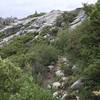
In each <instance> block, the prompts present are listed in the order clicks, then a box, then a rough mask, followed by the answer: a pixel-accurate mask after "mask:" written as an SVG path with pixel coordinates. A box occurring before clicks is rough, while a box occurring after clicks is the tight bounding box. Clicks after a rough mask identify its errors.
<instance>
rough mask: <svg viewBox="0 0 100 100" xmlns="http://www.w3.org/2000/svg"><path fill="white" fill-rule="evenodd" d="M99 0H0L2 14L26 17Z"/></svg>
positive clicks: (76, 6)
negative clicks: (36, 12)
mask: <svg viewBox="0 0 100 100" xmlns="http://www.w3.org/2000/svg"><path fill="white" fill-rule="evenodd" d="M96 1H97V0H0V16H2V17H9V16H13V17H14V16H15V17H19V18H21V17H25V16H27V15H30V14H33V13H34V12H35V11H38V12H49V11H51V10H54V9H55V10H58V9H59V10H72V9H75V8H78V7H81V6H82V3H95V2H96Z"/></svg>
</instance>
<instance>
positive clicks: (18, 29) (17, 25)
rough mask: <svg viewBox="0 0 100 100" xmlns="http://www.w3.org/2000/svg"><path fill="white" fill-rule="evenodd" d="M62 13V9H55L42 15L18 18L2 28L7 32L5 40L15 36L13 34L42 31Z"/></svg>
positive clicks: (2, 31)
mask: <svg viewBox="0 0 100 100" xmlns="http://www.w3.org/2000/svg"><path fill="white" fill-rule="evenodd" d="M61 14H62V11H59V10H54V11H51V12H50V13H47V14H45V15H43V16H40V17H34V18H27V19H22V20H17V21H16V22H14V21H11V22H14V23H11V24H10V25H9V26H6V27H5V28H3V29H1V30H0V32H1V33H4V34H5V37H4V38H6V39H5V40H9V39H10V38H9V36H10V37H13V36H14V35H13V34H15V35H16V34H23V33H30V32H31V33H34V32H40V31H41V30H42V29H43V27H45V26H52V25H54V24H55V21H56V18H57V17H58V16H60V15H61ZM7 20H8V19H7ZM9 20H10V19H9ZM11 35H13V36H11ZM7 37H8V38H9V39H7Z"/></svg>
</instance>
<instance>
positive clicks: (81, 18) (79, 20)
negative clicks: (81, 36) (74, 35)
mask: <svg viewBox="0 0 100 100" xmlns="http://www.w3.org/2000/svg"><path fill="white" fill-rule="evenodd" d="M86 17H87V15H86V14H85V11H84V10H82V9H81V10H80V11H79V14H78V16H77V17H76V18H75V20H74V21H73V22H72V23H70V28H71V30H73V29H75V28H76V27H77V26H79V25H80V24H81V23H82V22H83V21H84V20H85V19H86Z"/></svg>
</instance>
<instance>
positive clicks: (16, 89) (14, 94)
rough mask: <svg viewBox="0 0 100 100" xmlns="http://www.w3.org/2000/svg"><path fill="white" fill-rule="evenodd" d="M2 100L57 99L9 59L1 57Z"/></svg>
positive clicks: (0, 92) (0, 95)
mask: <svg viewBox="0 0 100 100" xmlns="http://www.w3.org/2000/svg"><path fill="white" fill-rule="evenodd" d="M0 100H55V99H54V98H53V97H52V95H51V92H50V91H46V90H44V89H42V88H40V87H39V86H38V85H36V84H34V81H33V78H32V76H30V75H28V74H26V73H23V71H22V70H21V69H20V68H19V67H16V66H15V65H14V64H13V63H11V62H10V61H9V60H2V59H0Z"/></svg>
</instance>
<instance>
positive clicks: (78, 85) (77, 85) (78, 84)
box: [71, 79, 83, 90]
mask: <svg viewBox="0 0 100 100" xmlns="http://www.w3.org/2000/svg"><path fill="white" fill-rule="evenodd" d="M82 85H83V82H82V80H81V79H79V80H77V81H76V82H74V83H73V84H72V85H71V89H73V90H78V89H80V88H81V87H82Z"/></svg>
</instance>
